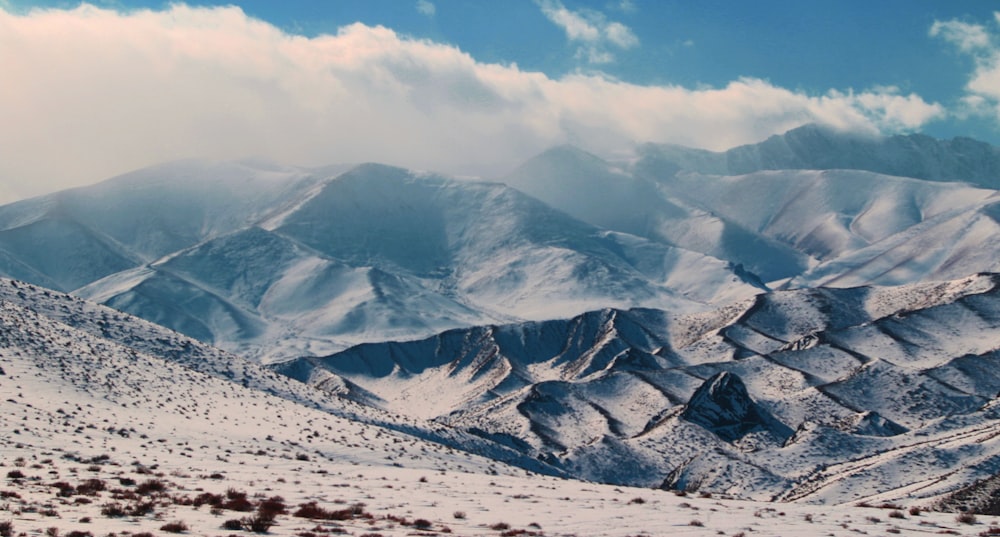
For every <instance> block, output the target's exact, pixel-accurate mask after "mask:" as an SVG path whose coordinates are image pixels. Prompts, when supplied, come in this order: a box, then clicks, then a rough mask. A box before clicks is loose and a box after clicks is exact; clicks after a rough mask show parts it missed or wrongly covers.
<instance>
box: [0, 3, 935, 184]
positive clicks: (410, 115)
mask: <svg viewBox="0 0 1000 537" xmlns="http://www.w3.org/2000/svg"><path fill="white" fill-rule="evenodd" d="M0 36H2V38H0V65H3V66H4V67H3V75H2V76H3V83H2V84H0V125H3V128H2V129H0V194H3V193H4V191H5V190H7V191H9V193H8V195H20V196H23V195H33V194H38V193H41V192H45V191H50V190H54V189H57V188H65V187H69V186H74V185H77V184H82V183H86V182H92V181H95V180H98V179H103V178H105V177H109V176H111V175H113V174H116V173H121V172H124V171H127V170H129V169H133V168H137V167H142V166H146V165H149V164H153V163H156V162H161V161H165V160H170V159H176V158H186V157H207V158H221V159H227V158H242V157H246V156H260V157H266V158H272V159H275V160H278V161H281V162H286V163H293V164H302V165H322V164H329V163H335V162H362V161H378V162H384V163H388V164H398V165H404V166H409V167H413V168H420V169H431V170H438V171H442V172H448V173H456V174H478V175H485V176H492V175H495V174H499V173H501V172H503V171H506V170H509V169H510V168H512V167H513V166H515V165H516V164H518V163H519V162H520V161H521V160H523V159H526V158H528V157H530V156H532V155H534V154H536V153H538V152H540V151H542V150H544V149H546V148H547V147H550V146H552V145H555V144H560V143H567V142H569V143H576V144H579V145H581V146H583V147H584V148H587V149H590V150H593V151H595V152H597V153H599V154H612V153H616V152H620V151H623V150H627V149H628V148H630V147H631V146H632V144H633V143H634V142H644V141H655V142H670V143H679V144H685V145H691V146H697V147H707V148H711V149H725V148H728V147H731V146H734V145H738V144H744V143H750V142H755V141H758V140H761V139H763V138H765V137H767V136H769V135H771V134H775V133H779V132H784V131H785V130H788V129H790V128H793V127H796V126H799V125H801V124H803V123H806V122H811V121H819V122H823V123H827V124H829V125H832V126H835V127H838V128H843V129H855V130H863V131H866V132H877V131H879V130H883V129H895V128H907V129H908V128H916V127H919V126H920V125H921V124H922V123H923V122H925V121H929V120H931V119H932V118H935V117H938V116H939V115H941V113H942V110H941V108H940V106H939V105H936V104H930V103H927V102H925V101H924V100H922V99H921V98H920V97H918V96H916V95H912V94H911V95H901V94H899V93H898V91H896V90H894V89H893V88H881V89H878V90H873V91H867V92H860V93H853V92H838V91H830V92H827V93H826V94H823V95H808V94H805V93H802V92H800V91H792V90H788V89H784V88H781V87H776V86H774V85H772V84H770V83H768V82H766V81H762V80H758V79H740V80H736V81H733V82H731V83H729V84H728V85H726V86H724V87H719V88H698V89H688V88H684V87H680V86H641V85H635V84H629V83H626V82H622V81H618V80H613V79H610V78H607V77H604V76H601V75H585V74H575V75H571V76H567V77H564V78H561V79H553V78H550V77H547V76H546V75H544V74H542V73H537V72H527V71H522V70H520V69H519V68H518V67H516V66H513V65H498V64H487V63H480V62H477V61H476V60H475V59H474V58H472V57H471V56H469V55H468V54H466V53H464V52H462V51H461V50H459V49H457V48H455V47H452V46H448V45H443V44H439V43H434V42H430V41H425V40H416V39H410V38H406V37H403V36H400V35H398V34H396V33H395V32H393V31H392V30H389V29H386V28H383V27H370V26H365V25H363V24H353V25H350V26H345V27H343V28H341V29H340V30H339V31H338V32H337V34H336V35H323V36H318V37H313V38H307V37H303V36H298V35H290V34H288V33H285V32H283V31H282V30H280V29H278V28H276V27H274V26H272V25H270V24H267V23H265V22H262V21H259V20H256V19H253V18H251V17H248V16H247V15H246V14H244V13H243V12H242V11H241V10H240V9H239V8H235V7H225V8H200V7H188V6H184V5H173V6H171V7H170V8H167V9H165V10H163V11H150V10H141V11H132V12H128V13H120V12H117V11H114V10H109V9H100V8H96V7H92V6H83V7H79V8H76V9H72V10H54V9H53V10H34V11H31V12H29V13H27V14H24V15H13V14H10V13H7V12H4V11H2V10H0Z"/></svg>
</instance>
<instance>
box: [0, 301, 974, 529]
mask: <svg viewBox="0 0 1000 537" xmlns="http://www.w3.org/2000/svg"><path fill="white" fill-rule="evenodd" d="M0 289H4V294H5V296H6V297H8V298H10V299H11V300H4V301H2V302H0V328H2V330H0V393H2V395H3V397H2V398H0V464H2V466H3V477H0V479H2V485H0V486H2V493H3V503H2V505H0V528H2V529H3V531H4V532H7V531H10V532H11V533H12V534H17V535H20V534H24V535H46V534H48V535H55V534H59V535H87V534H93V533H95V532H97V531H100V532H101V533H105V532H107V533H115V534H116V535H119V534H121V535H140V534H149V535H152V534H165V533H174V532H177V531H182V533H183V534H191V535H216V534H220V533H225V534H231V533H233V532H234V531H236V529H237V528H241V529H243V530H244V533H246V534H250V533H251V532H253V533H257V534H260V533H266V534H267V535H274V536H277V537H293V536H301V535H303V534H306V533H314V534H315V533H320V534H333V533H340V534H348V533H349V534H357V535H364V534H372V533H373V532H378V534H379V535H385V536H387V537H397V536H398V537H403V536H406V535H413V534H414V533H422V534H428V533H432V532H433V533H438V534H446V533H450V534H456V535H476V536H486V535H498V532H511V534H525V535H526V534H529V533H541V532H542V531H544V533H545V534H546V535H584V534H585V535H601V536H604V535H607V536H613V537H625V536H627V535H637V534H640V533H650V532H656V533H672V532H676V530H677V529H678V527H684V528H689V529H686V530H685V533H686V534H689V535H704V536H708V535H715V534H718V533H719V532H722V533H725V534H734V533H736V532H738V531H740V530H745V531H754V532H758V533H761V534H766V532H767V531H768V530H773V529H774V528H775V527H776V526H777V527H780V529H781V532H782V534H783V535H793V536H795V535H803V536H805V535H811V534H813V533H814V532H816V531H817V530H819V531H824V532H826V531H827V530H831V531H832V530H835V529H838V528H841V524H843V526H844V527H849V528H851V529H854V526H855V525H856V526H858V529H859V530H860V528H865V527H868V528H869V529H871V526H872V525H871V523H868V522H865V523H862V524H857V523H855V522H854V520H861V519H862V518H863V515H865V514H868V513H870V512H873V511H871V510H862V509H859V508H856V507H846V506H845V507H835V508H828V509H823V511H822V512H821V513H817V512H816V509H815V508H814V507H813V506H802V505H787V506H782V508H781V509H782V511H781V513H782V514H781V516H780V517H779V516H778V515H777V511H776V510H775V509H774V508H773V507H771V506H768V505H766V504H759V503H748V502H740V501H734V500H732V499H725V498H718V497H715V498H711V499H708V498H704V499H703V498H680V497H676V496H675V495H674V494H671V493H669V492H666V491H656V490H636V489H627V488H622V487H611V486H604V485H598V484H593V483H586V484H582V483H580V482H578V481H573V480H567V479H562V478H554V477H546V476H540V475H537V474H531V473H529V472H524V471H521V470H517V469H514V468H511V467H509V466H506V465H503V464H499V463H497V462H496V461H493V460H489V459H487V458H484V457H481V456H477V455H471V454H469V453H465V452H461V451H454V450H451V449H448V448H445V447H443V446H441V445H438V444H434V443H430V442H425V441H422V440H420V439H419V438H414V437H412V436H408V435H404V434H399V433H397V432H393V431H390V430H386V429H383V428H380V427H376V426H372V425H368V424H364V423H359V422H355V421H351V420H346V419H342V418H339V417H336V416H333V415H331V414H329V413H326V412H324V411H322V410H320V409H317V408H314V407H313V406H312V405H303V404H298V403H295V402H292V401H290V400H288V399H285V398H281V397H274V396H273V395H270V394H268V393H265V392H262V391H259V390H257V389H254V388H252V387H247V386H244V385H243V384H245V383H249V384H251V385H253V384H256V383H258V382H262V383H267V382H269V381H268V379H267V378H266V377H265V378H261V379H258V378H256V377H255V376H253V375H252V376H249V377H245V378H243V379H240V378H234V379H232V380H227V379H223V378H219V377H217V376H213V375H206V374H202V373H199V372H197V371H194V370H192V369H189V368H187V367H183V366H181V365H179V364H178V363H176V362H175V361H173V360H163V359H161V358H159V357H157V356H156V355H155V352H156V350H157V349H158V348H166V349H171V348H172V347H173V346H174V344H175V342H174V341H170V340H169V338H167V339H166V340H163V341H159V340H158V338H157V339H146V338H139V339H138V340H136V341H135V342H134V343H135V344H137V345H143V346H145V348H146V349H147V350H148V351H149V352H139V351H137V350H136V349H135V348H132V347H129V346H127V345H123V344H120V343H119V342H116V340H118V339H122V338H123V337H125V336H126V335H127V334H132V335H141V334H142V333H143V331H144V329H143V328H142V327H143V326H146V325H147V323H142V322H136V321H135V320H134V319H129V318H127V317H126V316H124V315H121V314H116V313H114V312H110V311H108V310H107V309H105V308H101V307H98V306H95V305H92V304H84V303H81V302H79V301H77V300H74V299H72V298H69V297H66V296H63V295H58V294H49V295H46V293H47V291H42V290H38V289H35V288H32V287H28V286H23V285H22V284H16V286H15V285H14V284H9V282H6V281H5V282H2V285H0ZM19 293H23V295H24V296H23V297H22V296H20V295H19ZM18 299H19V300H22V301H24V302H23V303H18V302H16V301H17V300H18ZM36 306H37V310H36V309H35V307H36ZM58 318H61V319H63V320H64V321H67V322H61V321H59V320H57V319H58ZM74 325H79V327H77V326H74ZM95 327H98V328H100V329H102V330H104V331H105V332H104V334H103V336H102V335H100V334H101V333H100V332H97V333H94V332H92V330H93V329H94V328H95ZM156 333H157V332H156V331H155V329H154V332H153V333H149V334H146V335H155V334H156ZM167 334H169V333H168V332H167V331H163V330H160V332H159V335H164V336H165V335H167ZM173 337H175V338H176V339H177V341H178V342H179V341H183V342H186V344H187V346H188V347H189V349H188V350H190V351H192V352H193V353H194V354H197V353H198V352H201V351H198V350H197V349H198V348H201V349H202V351H203V352H207V353H211V352H215V353H217V354H219V355H220V356H221V353H219V352H218V351H214V350H211V349H208V348H206V347H203V346H200V345H199V344H197V343H195V342H192V341H190V340H186V339H184V338H180V337H177V336H176V335H174V336H173ZM175 350H176V349H175ZM194 354H192V358H193V357H194ZM244 363H245V362H244ZM251 368H252V366H251ZM248 370H249V369H248ZM276 380H278V381H280V379H276ZM244 381H245V382H244ZM290 384H291V385H294V384H295V383H290ZM303 388H304V387H301V386H300V389H303ZM303 391H306V390H304V389H303ZM265 506H266V507H268V508H270V509H269V510H265V509H264V508H263V507H265ZM265 513H270V516H271V517H273V518H272V519H271V521H272V522H273V525H266V526H267V527H265V526H256V527H254V526H251V525H250V522H253V521H256V522H257V523H260V522H261V520H262V518H263V515H264V514H265ZM952 518H953V515H946V514H940V513H928V514H926V515H924V516H921V517H919V519H917V518H913V519H909V520H900V521H898V522H895V523H893V524H892V526H891V527H890V526H888V525H886V526H885V528H886V529H893V528H895V531H917V530H920V529H921V528H923V527H924V526H925V525H926V524H928V523H933V524H935V527H936V528H951V527H954V526H955V524H954V523H952V522H950V521H951V520H952ZM692 520H695V521H696V522H697V523H696V524H694V523H692V522H691V521H692ZM234 524H235V526H234ZM691 524H694V525H691ZM779 524H780V526H779ZM922 524H923V525H924V526H922Z"/></svg>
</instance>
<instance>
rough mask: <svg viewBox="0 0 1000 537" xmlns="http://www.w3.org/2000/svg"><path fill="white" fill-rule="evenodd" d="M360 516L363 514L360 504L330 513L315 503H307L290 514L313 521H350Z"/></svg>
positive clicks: (362, 507) (362, 506)
mask: <svg viewBox="0 0 1000 537" xmlns="http://www.w3.org/2000/svg"><path fill="white" fill-rule="evenodd" d="M362 514H364V505H362V504H355V505H352V506H351V507H349V508H347V509H339V510H337V511H330V510H329V509H324V508H322V507H320V506H319V505H317V504H316V502H309V503H304V504H301V505H300V506H299V508H298V510H296V511H295V512H294V513H292V516H294V517H299V518H311V519H313V520H350V519H352V518H354V517H355V516H360V515H362Z"/></svg>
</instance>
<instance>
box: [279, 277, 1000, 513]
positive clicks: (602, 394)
mask: <svg viewBox="0 0 1000 537" xmlns="http://www.w3.org/2000/svg"><path fill="white" fill-rule="evenodd" d="M998 282H1000V278H998V277H997V276H995V275H979V276H974V277H969V278H964V279H961V280H957V281H952V282H946V283H938V284H917V285H911V286H904V287H885V288H880V287H864V288H853V289H834V288H818V289H811V290H799V291H782V292H774V293H770V294H765V295H760V296H758V297H756V298H755V299H751V300H747V301H744V302H739V303H735V304H733V305H732V306H730V307H727V308H723V309H719V310H716V311H714V312H710V313H703V314H696V315H691V316H679V317H678V316H672V315H670V314H669V313H667V312H663V311H657V310H627V311H623V310H612V309H605V310H601V311H595V312H591V313H587V314H585V315H582V316H579V317H575V318H573V319H569V320H566V321H548V322H541V323H527V324H515V325H499V326H497V325H494V326H484V327H479V328H473V329H468V330H455V331H450V332H446V333H443V334H440V335H439V336H436V337H434V338H430V339H427V340H422V341H415V342H398V343H384V344H366V345H360V346H357V347H354V348H351V349H348V350H346V351H343V352H340V353H337V354H334V355H332V356H329V357H326V358H322V359H316V358H304V359H301V360H300V361H298V362H292V363H288V364H284V365H283V366H279V367H277V370H278V371H280V372H284V373H286V374H290V375H292V376H293V377H295V378H298V379H300V380H303V381H307V382H309V381H312V380H313V379H316V378H325V377H321V376H318V372H319V371H323V372H325V373H324V375H329V374H334V375H336V376H337V377H339V378H341V379H342V382H343V383H344V384H346V385H348V386H351V387H352V388H351V389H349V390H346V391H341V392H340V394H341V396H342V397H346V398H348V399H352V400H355V401H357V402H359V403H363V404H368V405H371V406H374V407H377V408H383V409H386V410H390V411H392V412H397V413H405V414H409V415H412V416H414V417H420V418H428V419H430V418H433V419H435V420H437V421H439V422H441V423H446V424H448V425H450V426H454V427H458V428H461V429H465V430H468V431H470V432H474V433H476V434H479V435H482V436H484V437H486V438H490V439H493V440H495V441H498V442H503V443H506V444H507V445H509V446H511V447H514V448H516V449H519V450H521V451H522V452H524V453H525V454H527V455H530V456H533V457H537V458H539V459H541V460H545V461H546V462H548V463H549V464H552V465H554V466H556V467H559V468H562V469H564V470H565V471H567V472H570V473H571V474H573V475H574V476H577V477H579V478H583V479H590V480H596V481H603V482H611V483H618V484H628V485H638V486H653V487H655V486H663V487H667V488H680V489H688V490H699V491H708V492H712V493H730V494H737V495H745V496H749V497H752V498H757V499H778V498H780V499H797V500H805V501H810V502H823V503H842V502H848V501H855V500H859V499H863V498H868V499H870V498H872V497H878V498H879V499H900V498H912V497H916V498H927V497H934V496H936V495H939V494H943V493H945V492H947V491H948V490H951V489H953V488H955V487H957V486H959V485H960V484H962V483H967V482H970V481H972V480H974V479H979V478H982V477H985V476H989V475H992V474H994V473H996V472H997V471H1000V451H998V450H1000V442H998V440H997V436H998V434H1000V429H998V428H997V427H998V426H997V422H996V421H995V420H996V419H997V417H998V415H997V414H996V408H997V407H996V404H995V399H994V398H995V396H996V394H997V393H1000V377H997V375H996V374H995V373H994V372H995V371H996V370H997V367H996V366H997V365H998V364H1000V362H998V360H1000V355H998V349H1000V331H998V324H997V322H996V321H997V319H1000V316H998V312H1000V287H998ZM887 386H892V387H893V388H892V389H891V390H887V388H886V387H887ZM358 394H365V396H364V397H361V396H360V395H358ZM418 401H419V402H421V403H420V404H416V402H418ZM425 402H430V403H425ZM862 468H863V469H864V471H860V470H861V469H862Z"/></svg>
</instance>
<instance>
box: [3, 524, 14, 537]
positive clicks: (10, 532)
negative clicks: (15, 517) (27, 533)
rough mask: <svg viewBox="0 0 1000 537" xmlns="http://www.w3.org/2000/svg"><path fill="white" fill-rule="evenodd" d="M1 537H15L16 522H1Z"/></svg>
mask: <svg viewBox="0 0 1000 537" xmlns="http://www.w3.org/2000/svg"><path fill="white" fill-rule="evenodd" d="M0 537H14V523H13V522H11V521H10V520H7V521H4V522H0Z"/></svg>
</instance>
